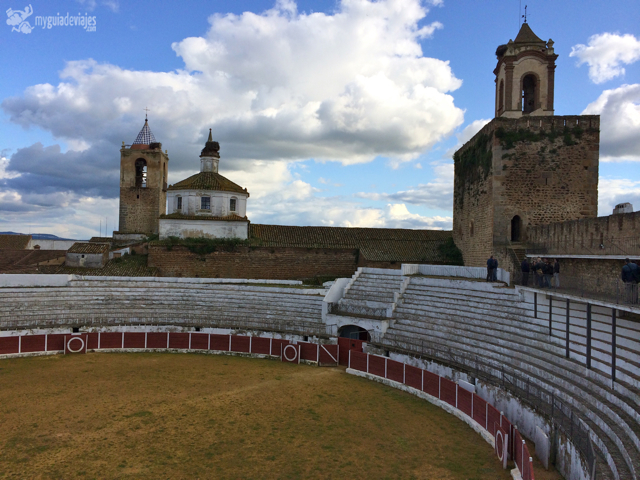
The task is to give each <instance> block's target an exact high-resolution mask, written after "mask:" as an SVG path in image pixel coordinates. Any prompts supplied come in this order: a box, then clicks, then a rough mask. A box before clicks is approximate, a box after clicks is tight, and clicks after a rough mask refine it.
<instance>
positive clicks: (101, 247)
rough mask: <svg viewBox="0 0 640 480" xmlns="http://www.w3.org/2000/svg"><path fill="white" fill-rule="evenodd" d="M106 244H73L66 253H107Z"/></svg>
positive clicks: (107, 247) (107, 246) (107, 245)
mask: <svg viewBox="0 0 640 480" xmlns="http://www.w3.org/2000/svg"><path fill="white" fill-rule="evenodd" d="M109 247H110V245H109V244H108V243H80V242H76V243H74V244H73V245H72V246H71V248H70V249H69V250H67V253H98V254H101V253H105V252H108V251H109Z"/></svg>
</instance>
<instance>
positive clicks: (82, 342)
mask: <svg viewBox="0 0 640 480" xmlns="http://www.w3.org/2000/svg"><path fill="white" fill-rule="evenodd" d="M74 340H80V348H78V349H77V350H74V349H73V348H71V342H73V341H74ZM67 350H69V351H70V352H71V353H79V352H81V351H82V350H84V339H83V338H82V337H71V338H70V339H69V341H68V342H67Z"/></svg>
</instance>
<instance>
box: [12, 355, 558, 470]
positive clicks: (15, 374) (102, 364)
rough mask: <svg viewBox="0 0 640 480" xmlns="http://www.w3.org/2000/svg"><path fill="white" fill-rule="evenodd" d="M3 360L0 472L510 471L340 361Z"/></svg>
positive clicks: (437, 414)
mask: <svg viewBox="0 0 640 480" xmlns="http://www.w3.org/2000/svg"><path fill="white" fill-rule="evenodd" d="M0 367H1V368H0V383H1V385H2V388H1V389H0V466H1V468H0V478H64V479H67V478H234V479H235V478H252V479H253V478H282V479H296V478H402V479H405V478H406V479H410V478H416V479H451V480H458V479H459V480H463V479H464V480H467V479H491V480H493V479H508V478H510V475H509V474H508V472H507V471H505V470H501V469H500V465H499V463H498V460H497V459H496V458H495V455H494V454H493V452H492V450H491V447H490V446H489V445H488V444H487V443H486V442H484V441H483V440H482V439H481V438H480V437H479V436H478V435H477V434H476V433H475V432H473V431H472V430H471V429H470V428H469V427H468V426H467V425H465V424H464V423H462V422H460V421H459V420H457V419H456V418H454V417H453V416H451V415H448V414H447V413H445V412H444V411H443V410H441V409H439V408H437V407H434V406H432V405H430V404H428V403H427V402H425V401H423V400H420V399H418V398H416V397H414V396H411V395H409V394H406V393H404V392H401V391H398V390H394V389H392V388H388V387H385V386H383V385H380V384H377V383H375V382H371V381H368V380H365V379H361V378H357V377H353V376H351V375H347V374H346V373H345V372H344V370H343V369H337V368H317V367H309V366H303V365H291V364H283V363H280V362H278V361H269V360H259V359H250V358H240V357H229V356H214V355H193V354H189V355H181V354H151V353H144V354H115V353H113V354H88V355H66V356H62V355H58V356H51V357H30V358H17V359H8V360H2V361H1V362H0ZM536 473H537V472H536ZM538 477H539V476H538V475H537V478H538ZM556 478H557V477H556Z"/></svg>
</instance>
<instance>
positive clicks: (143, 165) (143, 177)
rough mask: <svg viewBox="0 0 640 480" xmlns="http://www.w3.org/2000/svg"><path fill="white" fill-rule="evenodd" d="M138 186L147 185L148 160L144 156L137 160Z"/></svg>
mask: <svg viewBox="0 0 640 480" xmlns="http://www.w3.org/2000/svg"><path fill="white" fill-rule="evenodd" d="M135 166H136V187H139V188H146V187H147V161H146V160H145V159H144V158H139V159H137V160H136V163H135Z"/></svg>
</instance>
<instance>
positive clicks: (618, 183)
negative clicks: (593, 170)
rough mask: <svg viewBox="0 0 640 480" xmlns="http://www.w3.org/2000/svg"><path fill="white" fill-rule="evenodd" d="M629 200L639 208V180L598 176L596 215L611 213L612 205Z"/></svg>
mask: <svg viewBox="0 0 640 480" xmlns="http://www.w3.org/2000/svg"><path fill="white" fill-rule="evenodd" d="M625 202H629V203H631V204H632V205H633V208H634V211H636V212H637V211H638V210H640V181H633V180H627V179H611V178H603V177H600V181H599V184H598V216H605V215H611V213H612V212H613V207H615V206H616V205H618V204H619V203H625Z"/></svg>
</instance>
